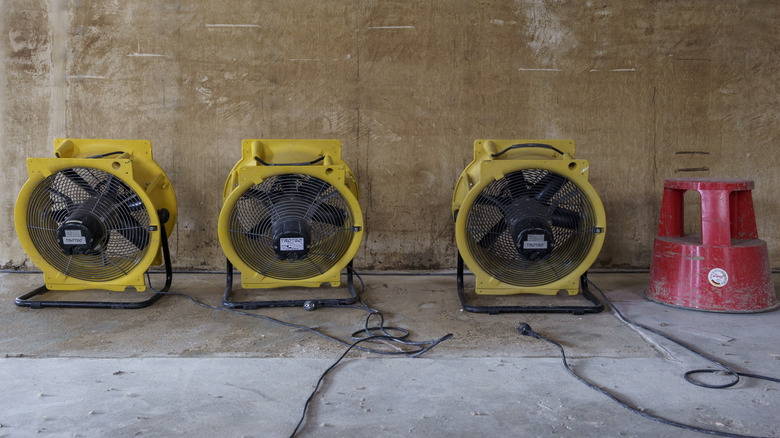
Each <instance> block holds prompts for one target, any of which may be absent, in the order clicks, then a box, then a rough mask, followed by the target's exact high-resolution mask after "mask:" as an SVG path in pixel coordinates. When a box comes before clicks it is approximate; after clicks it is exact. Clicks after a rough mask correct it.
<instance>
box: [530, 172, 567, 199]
mask: <svg viewBox="0 0 780 438" xmlns="http://www.w3.org/2000/svg"><path fill="white" fill-rule="evenodd" d="M564 184H566V179H565V178H564V177H562V176H560V175H556V174H553V173H548V174H547V175H545V176H543V177H542V179H540V180H539V181H538V182H537V183H536V184H534V188H536V187H541V190H539V193H537V194H536V197H535V198H536V200H537V201H539V202H541V203H543V204H549V203H550V200H552V198H553V197H555V195H556V194H557V193H558V191H559V190H561V188H562V187H563V185H564Z"/></svg>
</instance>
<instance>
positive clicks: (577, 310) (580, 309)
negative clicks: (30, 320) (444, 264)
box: [457, 253, 604, 315]
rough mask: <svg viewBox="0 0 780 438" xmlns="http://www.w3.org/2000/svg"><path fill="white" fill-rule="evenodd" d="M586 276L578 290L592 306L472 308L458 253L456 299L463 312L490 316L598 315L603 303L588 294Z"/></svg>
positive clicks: (583, 276) (584, 275)
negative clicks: (464, 283)
mask: <svg viewBox="0 0 780 438" xmlns="http://www.w3.org/2000/svg"><path fill="white" fill-rule="evenodd" d="M587 275H588V274H587V273H585V274H582V276H581V277H580V290H581V291H582V296H583V297H585V298H586V299H587V300H588V301H590V302H591V303H593V305H592V306H473V305H470V304H469V303H468V301H467V300H466V293H465V292H464V291H463V257H461V256H460V253H458V274H457V276H458V298H460V303H461V305H462V306H463V310H465V311H467V312H474V313H488V314H490V315H497V314H499V313H572V314H574V315H584V314H586V313H599V312H601V311H602V310H604V303H602V302H601V301H599V299H598V298H596V296H595V295H593V294H592V293H591V292H590V289H589V288H588V276H587Z"/></svg>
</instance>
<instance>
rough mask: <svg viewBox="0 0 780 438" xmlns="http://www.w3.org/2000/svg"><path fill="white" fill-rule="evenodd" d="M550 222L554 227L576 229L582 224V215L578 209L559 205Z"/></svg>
mask: <svg viewBox="0 0 780 438" xmlns="http://www.w3.org/2000/svg"><path fill="white" fill-rule="evenodd" d="M550 223H551V224H552V225H553V226H554V227H559V228H568V229H570V230H576V229H577V228H578V227H579V224H580V215H579V214H578V213H577V212H576V211H572V210H568V209H565V208H561V207H558V208H556V209H555V211H554V212H553V214H552V217H551V218H550Z"/></svg>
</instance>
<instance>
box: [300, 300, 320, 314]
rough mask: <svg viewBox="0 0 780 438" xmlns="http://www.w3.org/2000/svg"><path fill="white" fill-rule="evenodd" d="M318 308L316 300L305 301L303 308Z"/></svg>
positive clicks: (310, 309)
mask: <svg viewBox="0 0 780 438" xmlns="http://www.w3.org/2000/svg"><path fill="white" fill-rule="evenodd" d="M316 308H317V303H315V302H314V301H306V302H304V303H303V310H306V311H308V312H311V311H312V310H314V309H316Z"/></svg>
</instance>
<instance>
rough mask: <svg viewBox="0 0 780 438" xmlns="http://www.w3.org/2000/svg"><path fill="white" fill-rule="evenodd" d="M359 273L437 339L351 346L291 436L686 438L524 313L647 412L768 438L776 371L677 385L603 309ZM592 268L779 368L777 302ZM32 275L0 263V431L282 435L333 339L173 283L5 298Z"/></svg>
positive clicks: (303, 319) (677, 373)
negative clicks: (118, 301) (42, 301)
mask: <svg viewBox="0 0 780 438" xmlns="http://www.w3.org/2000/svg"><path fill="white" fill-rule="evenodd" d="M153 279H154V281H160V280H161V278H160V276H154V277H153ZM364 279H365V283H366V292H365V294H364V298H365V300H366V302H367V303H368V304H370V305H372V306H375V307H377V308H379V309H381V310H382V311H383V312H384V313H385V315H386V317H387V320H388V325H397V326H401V327H404V328H407V329H409V330H410V331H411V337H412V338H413V339H415V340H424V339H433V338H438V337H440V336H442V335H444V334H446V333H452V334H453V335H454V336H453V338H452V339H450V340H448V341H446V342H444V343H442V344H440V345H439V346H437V347H436V348H435V349H434V350H432V351H430V352H428V353H427V354H426V355H425V356H423V357H421V358H416V359H410V358H404V357H387V356H381V357H380V356H376V355H371V354H367V353H361V352H353V353H351V354H350V356H349V358H348V359H346V360H345V361H344V362H342V364H341V365H339V366H338V367H337V368H336V369H335V370H334V372H333V374H331V375H329V376H328V377H327V378H326V380H325V383H324V384H323V386H322V388H321V390H320V392H319V393H318V395H317V396H315V398H314V400H313V404H312V406H311V410H310V412H309V415H308V417H307V419H306V422H305V424H304V427H303V428H302V431H301V433H300V435H301V436H316V437H343V436H347V437H349V436H447V437H473V436H476V435H488V434H495V435H498V434H500V435H508V436H571V437H574V436H577V437H580V436H648V437H649V436H652V437H694V436H700V435H701V434H699V433H696V432H689V431H684V430H681V429H678V428H675V427H671V426H666V425H663V424H660V423H656V422H653V421H650V420H647V419H644V418H641V417H639V416H638V415H636V414H633V413H631V412H629V411H627V410H626V409H624V408H622V407H620V406H619V405H617V404H616V403H614V402H613V401H611V400H609V399H608V398H606V397H605V396H603V395H601V394H598V393H596V392H595V391H593V390H591V389H588V388H587V387H585V386H584V385H582V384H581V383H579V382H577V381H576V380H574V379H573V378H572V377H571V376H569V375H568V374H567V373H566V372H565V370H564V369H563V367H562V365H561V362H560V359H559V357H558V352H557V350H556V349H555V348H554V347H552V346H550V345H548V344H546V343H543V342H541V341H538V340H534V339H531V338H527V337H520V336H519V335H518V334H517V332H516V327H517V325H518V323H519V322H520V321H526V322H528V323H530V324H531V326H532V327H533V328H534V329H535V330H536V331H538V332H539V333H541V334H542V335H544V336H547V337H550V338H553V339H556V340H558V341H559V342H560V343H562V344H563V345H564V347H565V348H566V350H567V355H568V356H569V358H570V359H571V360H570V363H571V364H572V366H573V368H574V369H575V370H576V372H578V373H579V374H581V375H582V376H584V377H586V378H588V379H591V380H593V381H594V382H595V383H596V384H597V385H599V386H601V387H604V388H606V389H609V390H611V391H613V392H615V393H616V394H617V395H618V396H620V397H621V398H623V399H624V400H627V401H629V402H631V403H634V404H635V405H637V406H640V407H641V408H643V409H645V410H646V411H648V412H651V413H654V414H657V415H661V416H664V417H666V418H669V419H673V420H676V421H680V422H685V423H690V424H693V425H698V426H700V427H706V428H711V429H717V430H722V431H724V432H732V433H739V434H747V435H758V436H773V437H780V424H778V421H777V406H778V404H780V385H778V384H775V383H771V382H764V381H757V380H751V379H743V380H742V381H741V382H740V383H739V384H737V385H736V386H734V387H732V388H729V389H725V390H712V389H703V388H699V387H695V386H692V385H689V384H688V383H686V382H685V381H684V380H683V378H682V374H683V373H684V372H685V371H686V370H688V369H691V368H701V367H707V366H708V364H707V363H705V362H703V361H702V360H700V359H698V358H696V357H695V356H693V355H692V354H690V353H688V352H686V351H684V350H683V349H681V348H679V347H677V346H675V345H673V344H671V343H669V342H667V341H664V340H661V339H658V338H657V337H655V336H652V335H645V334H642V333H638V332H636V331H635V330H633V329H632V328H630V327H629V326H626V325H625V324H623V323H622V322H621V321H620V320H619V319H617V318H616V317H615V316H613V315H612V314H611V313H608V312H604V313H601V314H596V315H585V316H573V315H494V316H492V315H480V314H471V313H466V312H462V311H460V305H459V303H458V301H457V296H456V294H455V280H454V276H452V275H447V276H441V275H431V276H402V275H365V276H364ZM591 279H592V280H593V281H594V282H595V283H596V284H598V285H599V286H601V287H602V288H603V289H604V290H605V291H606V292H607V295H608V296H609V298H610V299H611V300H613V301H614V302H615V304H616V305H617V306H619V307H620V308H621V309H622V310H623V312H624V313H625V314H626V315H627V316H629V317H630V318H633V319H635V320H637V321H638V322H642V323H644V324H647V325H650V326H653V327H656V328H659V329H660V330H662V331H664V332H666V333H668V334H670V335H673V336H676V337H678V338H680V339H682V340H684V341H687V342H689V343H691V344H694V345H695V346H696V348H698V349H699V350H701V351H703V352H705V353H708V354H711V355H714V356H716V357H718V358H721V359H723V360H724V361H725V362H726V363H728V364H730V365H732V366H734V367H735V368H737V369H740V370H744V371H748V372H754V373H760V374H766V375H771V376H774V377H780V343H778V342H777V333H778V332H780V312H770V313H763V314H750V315H731V314H713V313H703V312H692V311H686V310H681V309H676V308H671V307H666V306H662V305H658V304H654V303H651V302H648V301H645V300H644V299H643V298H642V290H643V287H644V285H645V284H646V281H647V275H646V274H591ZM469 280H472V281H473V279H471V278H467V287H468V283H469ZM40 281H42V278H41V276H40V274H0V302H2V303H5V304H3V305H2V306H0V333H2V336H0V376H2V379H0V394H2V396H1V397H0V425H2V427H0V436H10V437H16V436H21V437H24V436H56V437H62V436H65V437H70V436H73V437H75V436H112V437H125V436H127V437H129V436H160V437H163V436H164V437H168V436H186V437H213V436H225V437H271V436H288V435H289V434H290V432H291V431H292V430H293V428H294V426H295V423H296V422H297V421H298V418H299V416H300V413H301V409H302V408H303V403H304V401H305V400H306V398H307V397H308V395H309V393H310V392H311V390H312V389H313V387H314V384H315V383H316V381H317V378H318V377H319V375H320V374H321V373H322V372H323V371H324V370H325V369H326V368H327V367H328V366H329V365H330V364H331V363H332V362H333V360H334V359H335V358H336V357H337V356H338V355H339V354H340V353H341V352H342V351H343V347H341V346H339V345H337V344H335V343H333V342H331V341H328V340H325V339H322V338H320V337H317V336H313V335H311V334H309V333H306V332H304V331H302V330H300V329H291V328H287V327H282V326H278V325H275V324H272V323H269V322H267V321H262V320H258V319H255V318H248V317H242V316H238V315H233V314H229V313H226V312H221V311H217V310H210V309H205V308H202V307H198V306H196V305H194V304H193V303H191V302H189V301H187V300H185V299H183V298H181V297H164V298H163V299H162V300H161V301H159V302H158V303H156V304H155V305H153V306H152V307H149V308H147V309H142V310H126V311H120V310H85V309H38V310H35V309H26V308H19V307H16V306H14V305H13V304H12V302H13V298H14V297H16V296H17V295H20V294H21V293H23V292H25V291H27V290H29V289H31V288H33V286H37V285H38V283H39V282H40ZM223 281H224V277H223V276H222V275H216V274H180V275H177V276H175V277H174V287H173V289H174V290H175V291H178V292H186V293H190V294H192V295H193V296H195V297H196V298H197V299H199V300H201V301H205V302H208V303H210V304H215V305H216V304H218V303H219V302H220V298H221V294H222V289H223V287H224V286H223ZM775 283H776V284H778V285H780V276H776V277H775ZM316 292H317V293H318V294H319V295H324V294H329V295H340V294H342V293H343V291H342V290H339V289H334V290H318V291H316ZM265 293H266V296H267V297H268V298H271V297H275V295H274V294H293V295H296V294H301V293H302V292H301V291H290V290H286V291H282V292H279V291H275V292H273V291H267V292H265ZM115 295H116V294H115ZM67 296H68V297H69V298H73V297H75V296H77V294H76V295H74V293H70V294H69V295H67ZM285 297H287V295H285ZM512 298H518V299H520V300H521V301H520V303H521V304H536V302H537V301H538V299H537V298H536V297H531V296H516V297H512ZM580 299H581V298H580V297H573V298H555V300H566V302H567V303H568V302H571V301H577V300H580ZM576 304H579V301H577V302H576ZM252 312H254V313H262V314H264V315H268V316H272V317H274V318H278V319H281V320H285V321H292V322H296V323H299V324H303V325H308V326H313V327H317V328H318V329H319V330H321V331H323V332H326V333H328V334H330V335H332V336H336V337H339V338H342V339H348V338H349V335H350V334H351V333H352V332H353V331H355V330H357V329H359V328H360V327H361V326H362V321H363V312H361V311H358V310H345V309H318V310H316V311H314V312H306V311H304V310H302V309H298V308H294V309H266V310H255V311H252Z"/></svg>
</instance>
